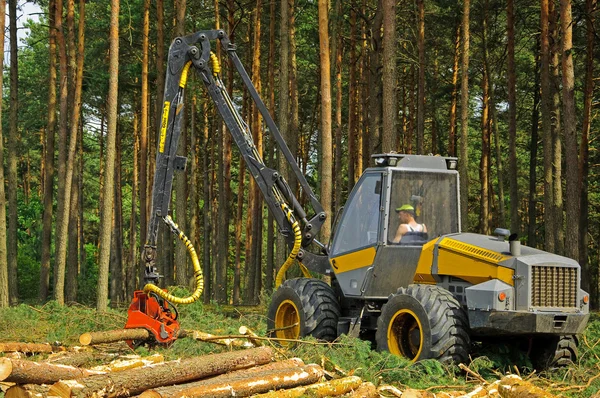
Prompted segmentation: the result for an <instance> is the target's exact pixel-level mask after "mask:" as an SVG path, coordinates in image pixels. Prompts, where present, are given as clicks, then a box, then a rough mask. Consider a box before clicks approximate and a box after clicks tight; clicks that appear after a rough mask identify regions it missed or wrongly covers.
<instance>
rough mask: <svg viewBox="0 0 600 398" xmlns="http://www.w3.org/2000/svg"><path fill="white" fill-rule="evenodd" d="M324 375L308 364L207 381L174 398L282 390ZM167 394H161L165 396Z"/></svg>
mask: <svg viewBox="0 0 600 398" xmlns="http://www.w3.org/2000/svg"><path fill="white" fill-rule="evenodd" d="M321 377H323V370H322V369H321V368H320V367H319V366H318V365H307V366H303V367H298V368H291V369H277V370H271V371H266V372H264V373H262V374H258V375H255V374H250V375H249V376H246V377H243V378H239V379H233V380H228V381H221V382H218V381H217V382H214V383H207V384H206V385H203V386H198V387H192V388H188V389H183V390H181V391H180V392H178V393H175V394H173V395H167V396H168V397H172V398H184V397H186V398H187V397H207V396H209V397H213V398H218V397H235V396H241V397H244V396H251V395H254V394H261V393H264V392H267V391H270V390H280V391H279V392H281V390H282V389H286V388H290V387H295V386H297V385H302V384H311V383H314V382H316V381H318V380H319V379H320V378H321ZM164 396H165V395H161V397H164Z"/></svg>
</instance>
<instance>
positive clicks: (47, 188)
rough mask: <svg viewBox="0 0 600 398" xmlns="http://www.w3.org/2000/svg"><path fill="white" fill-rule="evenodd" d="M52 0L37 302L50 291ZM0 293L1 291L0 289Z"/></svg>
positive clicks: (53, 96)
mask: <svg viewBox="0 0 600 398" xmlns="http://www.w3.org/2000/svg"><path fill="white" fill-rule="evenodd" d="M54 21H55V0H50V1H49V3H48V50H49V52H48V122H47V124H46V134H45V136H46V137H45V138H46V141H45V152H44V215H43V219H42V241H41V251H42V258H41V264H40V287H39V295H38V299H39V301H40V302H41V303H43V302H45V301H46V299H47V298H48V290H49V288H50V259H51V258H50V257H51V246H52V245H51V243H50V242H51V241H52V211H53V197H54V189H53V188H54V134H55V128H56V30H55V24H54ZM0 290H2V288H1V287H0Z"/></svg>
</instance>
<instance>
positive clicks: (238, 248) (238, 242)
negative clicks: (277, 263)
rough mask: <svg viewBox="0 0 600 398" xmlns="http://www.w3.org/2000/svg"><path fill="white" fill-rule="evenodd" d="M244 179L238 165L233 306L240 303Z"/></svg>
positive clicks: (241, 169) (244, 171)
mask: <svg viewBox="0 0 600 398" xmlns="http://www.w3.org/2000/svg"><path fill="white" fill-rule="evenodd" d="M245 177H246V164H245V163H244V162H242V163H241V164H240V173H239V183H238V199H237V209H236V220H238V221H237V222H236V223H235V270H234V275H233V304H239V303H240V297H241V296H240V289H241V286H240V284H241V279H242V277H241V267H242V222H241V220H242V216H243V213H244V183H245Z"/></svg>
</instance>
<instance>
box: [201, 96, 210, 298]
mask: <svg viewBox="0 0 600 398" xmlns="http://www.w3.org/2000/svg"><path fill="white" fill-rule="evenodd" d="M202 110H203V114H204V120H203V122H204V131H203V139H202V146H203V147H204V148H207V149H208V152H209V153H210V152H211V151H210V134H209V130H210V127H209V124H208V105H207V102H206V101H204V104H203V109H202ZM210 164H211V163H210V156H204V157H203V162H202V168H203V170H202V171H203V175H204V181H203V190H202V198H203V201H204V209H203V213H204V214H203V231H202V235H203V236H204V245H203V247H202V273H203V274H204V280H205V284H204V303H209V302H210V299H211V293H212V283H211V282H212V275H211V257H210V253H211V247H212V245H211V241H212V223H211V214H212V202H211V200H212V193H211V184H210V175H211V171H210V168H209V165H210Z"/></svg>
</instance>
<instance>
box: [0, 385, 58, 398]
mask: <svg viewBox="0 0 600 398" xmlns="http://www.w3.org/2000/svg"><path fill="white" fill-rule="evenodd" d="M49 390H50V386H48V385H38V384H20V385H15V386H12V387H10V388H9V389H8V390H7V391H6V393H5V394H4V397H5V398H33V397H40V398H41V397H46V396H48V391H49Z"/></svg>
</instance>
